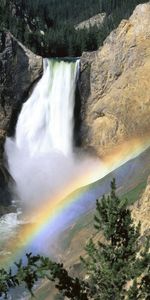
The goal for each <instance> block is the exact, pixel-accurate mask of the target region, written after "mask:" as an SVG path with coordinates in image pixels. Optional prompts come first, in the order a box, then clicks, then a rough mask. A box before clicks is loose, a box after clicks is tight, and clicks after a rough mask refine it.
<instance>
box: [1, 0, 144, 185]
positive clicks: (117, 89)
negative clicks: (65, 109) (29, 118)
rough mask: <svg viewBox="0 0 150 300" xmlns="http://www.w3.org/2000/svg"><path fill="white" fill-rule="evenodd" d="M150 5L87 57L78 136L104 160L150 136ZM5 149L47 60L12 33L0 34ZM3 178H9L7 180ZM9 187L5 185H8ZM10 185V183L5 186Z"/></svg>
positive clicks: (83, 64) (139, 8) (84, 58)
mask: <svg viewBox="0 0 150 300" xmlns="http://www.w3.org/2000/svg"><path fill="white" fill-rule="evenodd" d="M149 15H150V3H147V4H142V5H138V6H137V8H136V9H135V11H134V13H133V15H132V16H131V18H130V19H129V20H123V21H122V22H121V24H120V26H119V27H118V28H117V29H116V30H115V31H113V32H112V33H111V34H110V35H109V36H108V38H107V39H106V40H105V42H104V45H103V47H101V48H100V49H99V50H98V51H95V52H85V53H83V55H82V57H81V74H80V82H79V98H80V101H79V102H80V103H79V106H80V105H81V107H79V108H78V109H77V110H78V113H79V110H80V114H81V116H80V117H81V118H80V119H81V124H80V128H79V126H78V135H79V138H80V141H81V145H82V147H83V148H84V149H86V150H88V151H89V150H90V151H92V152H94V153H96V154H98V155H99V156H100V157H101V156H104V155H106V154H110V153H111V151H112V150H113V149H117V147H118V146H119V145H120V144H121V143H122V142H124V141H128V140H130V139H132V138H138V139H142V138H143V137H144V135H146V138H147V136H149V128H150V119H149V113H150V96H149V95H150V85H149V72H150V34H149V32H150V20H149ZM0 69H1V72H0V105H1V113H0V146H1V151H0V155H1V162H2V164H1V165H3V145H4V141H5V136H6V135H12V134H13V133H14V128H15V124H16V121H17V118H18V114H19V111H20V109H21V106H22V104H23V102H25V101H26V99H27V96H28V94H29V93H30V90H31V89H32V87H33V86H34V83H35V82H36V81H37V80H38V79H39V78H40V77H41V73H42V58H41V57H40V56H37V55H34V54H33V53H32V52H31V51H29V50H28V49H26V48H25V47H24V46H23V45H22V44H21V43H20V42H18V41H17V40H16V39H15V38H14V37H13V36H12V35H11V34H10V33H9V32H5V33H4V32H1V34H0ZM1 175H2V177H3V173H2V174H1ZM4 182H5V180H4ZM4 185H6V187H7V183H6V182H5V183H4V184H3V186H4Z"/></svg>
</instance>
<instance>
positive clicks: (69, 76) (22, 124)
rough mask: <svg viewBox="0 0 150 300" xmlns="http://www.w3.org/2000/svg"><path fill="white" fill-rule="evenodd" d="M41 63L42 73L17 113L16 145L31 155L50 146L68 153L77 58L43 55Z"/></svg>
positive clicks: (71, 148)
mask: <svg viewBox="0 0 150 300" xmlns="http://www.w3.org/2000/svg"><path fill="white" fill-rule="evenodd" d="M43 65H44V73H43V76H42V78H41V80H40V81H39V83H38V84H37V86H36V87H35V89H34V91H33V93H32V95H31V97H30V98H29V99H28V101H27V102H26V103H25V104H24V105H23V108H22V111H21V113H20V116H19V119H18V122H17V127H16V137H15V138H16V145H17V147H18V148H24V149H25V148H26V149H27V150H28V151H29V153H30V154H31V155H32V156H33V155H39V154H40V153H48V152H49V151H51V150H52V149H53V150H58V151H61V152H62V153H63V154H65V155H70V154H71V153H72V151H73V127H74V120H73V115H74V101H75V99H74V97H75V88H76V80H77V76H78V70H79V61H78V60H77V61H76V62H65V61H58V60H54V59H51V60H48V59H44V63H43Z"/></svg>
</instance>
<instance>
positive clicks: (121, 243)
mask: <svg viewBox="0 0 150 300" xmlns="http://www.w3.org/2000/svg"><path fill="white" fill-rule="evenodd" d="M96 211H97V214H96V216H95V218H94V219H95V228H96V229H97V230H98V231H101V230H102V232H103V234H104V237H105V244H102V243H100V242H99V243H98V244H97V245H96V244H95V243H94V242H93V240H92V239H91V240H90V242H89V243H88V245H87V246H86V251H87V255H88V258H87V259H84V258H81V259H82V261H83V263H84V265H85V267H86V270H87V273H88V274H89V278H90V286H91V296H92V297H93V299H96V300H98V299H99V300H109V299H110V300H113V299H115V300H121V299H126V298H125V297H126V296H127V297H128V298H127V299H133V298H132V297H131V296H130V297H131V298H129V295H130V294H128V293H131V290H129V291H130V292H129V291H127V289H126V285H127V283H128V282H130V281H131V280H133V279H134V282H133V286H131V289H132V293H135V282H136V281H138V278H139V277H140V276H141V277H142V274H143V272H144V271H145V270H146V268H147V264H148V263H149V259H150V256H149V250H148V249H149V242H147V243H146V245H145V247H144V250H143V251H141V252H140V245H139V237H140V224H139V225H138V226H135V225H134V223H133V220H132V218H131V212H130V209H129V208H128V207H127V200H126V199H125V200H121V199H120V198H119V197H118V196H117V195H116V184H115V180H113V181H112V182H111V194H110V195H109V196H107V197H106V196H103V197H102V199H100V200H97V202H96ZM137 255H138V256H137ZM139 288H140V284H139V287H138V286H136V292H137V290H139ZM149 292H150V291H149ZM134 299H142V298H134Z"/></svg>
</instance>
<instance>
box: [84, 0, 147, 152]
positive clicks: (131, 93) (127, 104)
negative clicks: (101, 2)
mask: <svg viewBox="0 0 150 300" xmlns="http://www.w3.org/2000/svg"><path fill="white" fill-rule="evenodd" d="M80 82H81V84H80V85H81V88H80V95H81V103H82V109H81V111H82V126H81V135H82V142H83V146H84V147H85V148H88V147H90V148H92V149H93V150H94V151H96V152H97V153H98V155H99V156H101V155H103V154H106V153H109V152H110V151H111V150H112V149H113V147H116V145H118V144H120V143H121V142H122V141H125V140H129V139H130V138H133V137H139V138H140V137H142V136H143V135H145V134H149V130H150V118H149V116H150V3H147V4H142V5H138V6H137V7H136V9H135V11H134V13H133V15H132V16H131V17H130V19H129V20H123V21H122V22H121V24H120V25H119V27H118V28H117V29H116V30H114V31H113V32H112V33H111V34H110V35H109V36H108V38H107V39H106V40H105V42H104V45H103V47H101V48H100V49H99V50H98V51H96V52H93V53H83V56H82V58H81V80H80ZM86 83H87V84H88V85H87V87H86ZM83 87H85V88H86V90H87V91H88V93H86V91H85V90H84V88H83Z"/></svg>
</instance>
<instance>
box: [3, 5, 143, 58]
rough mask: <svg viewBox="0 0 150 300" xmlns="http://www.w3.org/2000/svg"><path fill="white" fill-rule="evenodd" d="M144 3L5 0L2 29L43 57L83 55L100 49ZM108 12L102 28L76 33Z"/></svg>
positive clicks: (94, 27) (92, 28)
mask: <svg viewBox="0 0 150 300" xmlns="http://www.w3.org/2000/svg"><path fill="white" fill-rule="evenodd" d="M144 2H145V1H143V0H132V1H131V0H99V1H98V0H88V1H87V0H75V1H73V0H1V1H0V20H1V21H0V22H1V23H0V30H3V29H7V30H10V31H11V32H12V33H13V34H14V35H15V37H16V38H18V39H19V40H20V41H21V42H23V43H24V44H25V45H26V46H28V47H29V48H30V49H31V50H33V51H34V52H36V53H37V54H40V55H42V56H48V57H49V56H55V57H56V56H60V57H64V56H80V55H81V54H82V52H83V51H92V50H96V49H97V48H98V47H99V46H100V45H102V43H103V41H104V39H105V38H106V37H107V36H108V34H109V33H110V32H111V31H112V30H113V29H114V28H116V27H117V26H118V24H119V23H120V21H121V20H122V19H123V18H128V17H129V16H130V15H131V13H132V11H133V9H134V8H135V6H136V5H137V4H139V3H144ZM100 12H106V14H107V17H106V19H105V21H104V23H103V24H102V25H101V26H100V27H99V28H98V27H97V26H93V27H91V28H89V29H82V30H81V29H80V30H75V25H77V24H78V23H79V22H81V21H83V20H86V19H88V18H90V17H91V16H93V15H96V14H97V13H100Z"/></svg>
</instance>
